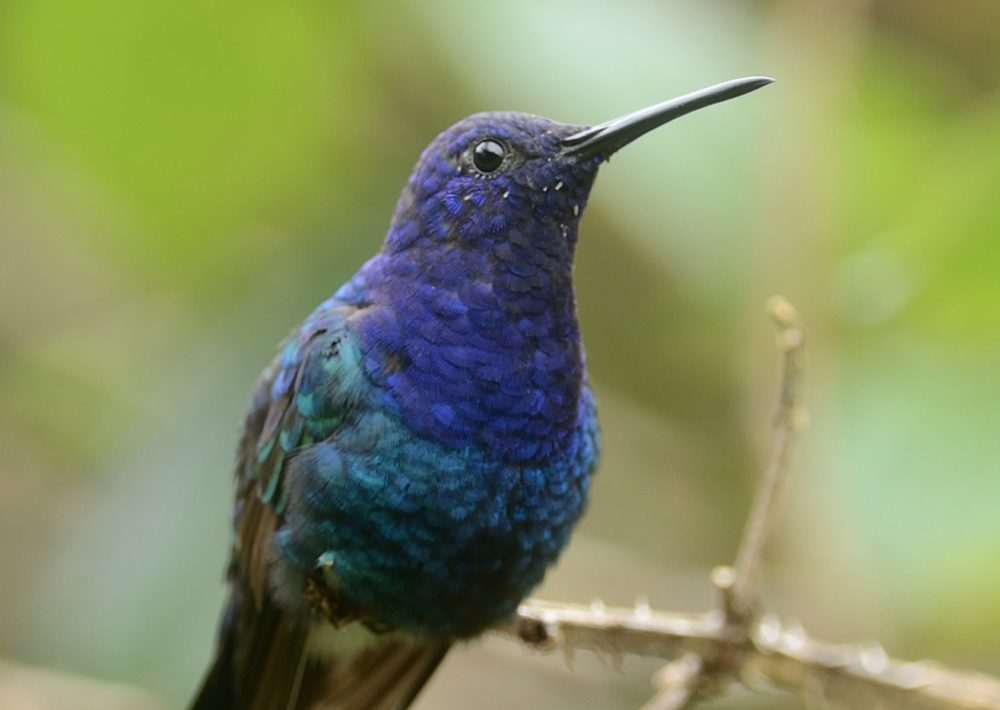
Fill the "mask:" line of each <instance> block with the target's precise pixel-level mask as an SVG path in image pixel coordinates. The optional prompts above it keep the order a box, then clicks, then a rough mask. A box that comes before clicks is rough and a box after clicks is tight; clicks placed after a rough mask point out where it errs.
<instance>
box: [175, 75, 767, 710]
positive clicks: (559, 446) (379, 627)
mask: <svg viewBox="0 0 1000 710" xmlns="http://www.w3.org/2000/svg"><path fill="white" fill-rule="evenodd" d="M770 82H771V79H769V78H766V77H748V78H743V79H736V80H733V81H729V82H725V83H722V84H718V85H715V86H712V87H709V88H706V89H702V90H700V91H695V92H693V93H690V94H686V95H684V96H681V97H679V98H675V99H671V100H668V101H664V102H662V103H658V104H656V105H653V106H649V107H647V108H644V109H641V110H639V111H635V112H633V113H629V114H627V115H624V116H621V117H619V118H615V119H613V120H610V121H606V122H604V123H599V124H597V125H593V126H589V127H585V126H577V125H569V124H564V123H558V122H555V121H552V120H549V119H546V118H542V117H539V116H535V115H531V114H526V113H517V112H490V113H479V114H474V115H472V116H469V117H467V118H465V119H462V120H461V121H459V122H458V123H456V124H454V125H453V126H451V127H450V128H448V129H446V130H445V131H444V132H442V133H441V134H440V135H438V136H437V137H436V138H435V139H434V140H433V141H432V142H431V143H430V145H429V146H428V147H427V148H426V149H425V150H424V152H423V154H422V155H421V156H420V159H419V161H418V162H417V164H416V167H415V168H414V170H413V172H412V173H411V175H410V177H409V180H408V181H407V183H406V187H405V188H404V190H403V192H402V195H401V197H400V198H399V202H398V204H397V205H396V210H395V213H394V215H393V217H392V220H391V222H390V225H389V229H388V233H387V235H386V237H385V241H384V244H383V245H382V248H381V250H380V251H379V252H378V253H377V254H376V255H375V256H374V257H372V258H371V259H370V260H368V261H367V262H366V263H365V264H364V265H363V266H361V268H360V269H359V270H358V272H357V273H356V274H355V275H354V276H353V277H352V278H351V279H350V280H349V281H348V282H347V283H346V284H344V285H343V286H341V287H340V289H339V290H337V291H336V292H335V293H334V294H333V295H332V296H331V297H330V298H329V299H327V300H326V301H324V302H323V303H321V304H320V305H319V306H318V307H317V308H316V309H315V310H314V311H313V312H312V313H311V314H310V315H309V316H308V317H307V318H306V319H305V320H304V321H303V322H302V323H301V325H299V326H298V327H297V328H295V329H294V330H293V331H292V333H291V335H290V336H289V337H288V338H287V339H286V340H285V341H284V344H283V345H282V346H281V347H280V348H279V352H278V354H277V355H276V356H275V357H274V359H273V360H272V361H271V362H270V364H269V365H268V366H267V367H266V368H265V369H264V371H263V372H262V373H261V375H260V377H259V378H258V381H257V383H256V385H255V387H254V389H253V393H252V395H251V397H250V401H249V404H248V406H247V409H246V413H245V417H244V419H243V423H242V426H241V428H240V432H239V439H238V445H237V455H236V475H235V479H236V485H235V488H236V494H235V498H236V502H235V507H234V512H233V530H234V534H233V542H232V548H231V554H230V559H229V564H228V570H227V584H228V600H227V602H226V605H225V608H224V611H223V614H222V620H221V622H220V627H219V632H218V643H217V650H216V654H215V657H214V660H213V661H212V664H211V667H210V668H209V670H208V672H207V674H206V676H205V679H204V681H203V684H202V686H201V688H200V690H199V691H198V694H197V695H196V697H195V699H194V701H193V704H192V706H191V707H192V708H193V710H207V709H209V708H211V709H213V710H219V709H234V710H308V709H312V708H338V709H340V710H362V709H364V710H368V709H375V710H389V709H393V710H395V709H398V708H406V707H408V706H409V705H410V703H411V702H412V701H413V700H414V698H415V697H416V695H417V694H418V692H419V691H420V689H421V688H422V686H423V685H424V684H425V683H426V681H427V680H428V678H429V677H430V675H431V674H432V673H433V672H434V670H435V668H436V667H437V666H438V664H439V663H440V662H441V660H442V659H443V657H444V656H445V654H446V653H447V651H448V649H449V647H450V646H451V645H452V644H454V643H456V642H458V641H461V640H463V639H468V638H472V637H474V636H476V635H477V634H480V633H481V632H483V631H484V630H485V629H487V628H489V627H490V626H491V625H493V624H495V623H496V622H498V621H499V620H501V619H504V618H506V617H509V616H510V615H512V614H513V613H515V611H516V609H517V606H518V604H519V603H520V602H521V600H522V599H523V598H524V597H525V596H526V595H527V594H528V593H529V592H530V591H531V590H532V589H533V588H534V587H535V586H537V585H538V583H539V582H540V581H541V580H542V577H543V576H544V574H545V571H546V570H547V569H548V568H549V567H550V566H551V565H552V564H553V563H554V562H555V561H556V559H557V558H558V557H559V555H560V553H561V552H562V550H563V549H564V548H565V547H566V545H567V542H568V541H569V537H570V533H571V531H572V530H573V528H574V526H575V525H576V523H577V521H578V520H579V518H580V516H581V514H582V513H583V511H584V508H585V506H586V503H587V497H588V490H589V487H590V481H591V476H592V475H593V473H594V470H595V468H596V467H597V462H598V456H599V452H600V435H599V431H598V423H597V414H596V404H595V400H594V395H593V393H592V391H591V387H590V384H589V381H588V377H587V370H586V359H585V355H584V349H583V345H582V342H581V338H580V327H579V324H578V323H577V315H576V302H575V297H574V292H573V279H572V270H573V255H574V251H575V247H576V242H577V229H578V225H579V223H580V218H581V216H582V214H583V211H584V208H585V206H586V204H587V198H588V195H589V193H590V189H591V186H592V185H593V182H594V178H595V176H596V175H597V171H598V168H599V167H600V166H601V164H602V163H604V162H606V161H607V160H608V159H609V158H610V156H611V155H612V154H614V153H615V152H616V151H617V150H619V149H620V148H622V147H623V146H625V145H627V144H629V143H631V142H632V141H633V140H635V139H636V138H638V137H639V136H641V135H643V134H645V133H647V132H649V131H651V130H652V129H654V128H656V127H658V126H661V125H663V124H665V123H667V122H668V121H671V120H673V119H675V118H678V117H680V116H683V115H685V114H687V113H690V112H691V111H695V110H697V109H700V108H703V107H705V106H709V105H711V104H715V103H718V102H721V101H725V100H727V99H731V98H735V97H738V96H741V95H743V94H746V93H749V92H751V91H754V90H756V89H758V88H761V87H763V86H765V85H767V84H769V83H770Z"/></svg>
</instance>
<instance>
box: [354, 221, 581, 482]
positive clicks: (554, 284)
mask: <svg viewBox="0 0 1000 710" xmlns="http://www.w3.org/2000/svg"><path fill="white" fill-rule="evenodd" d="M539 228H541V227H539ZM550 231H551V232H552V233H551V234H544V235H542V234H537V233H533V234H530V235H527V234H522V233H520V232H518V231H516V230H515V231H512V232H509V233H507V234H505V235H503V236H502V237H501V236H499V235H498V236H497V238H495V239H493V240H492V241H490V242H488V243H484V242H478V243H476V244H474V245H473V244H468V245H467V244H464V243H462V242H455V243H450V244H441V243H434V244H430V243H428V244H420V243H418V244H414V245H412V246H410V247H409V248H407V249H404V250H393V249H386V250H384V251H383V252H382V253H381V254H379V255H378V256H376V257H375V258H374V259H372V260H371V261H370V262H369V263H368V264H367V265H366V266H365V267H364V268H363V269H362V271H361V272H359V275H358V277H356V279H355V281H354V282H353V283H354V284H355V290H356V291H357V293H358V294H361V293H362V292H363V294H364V298H363V299H361V300H363V301H364V303H365V304H366V305H367V306H368V307H367V308H364V309H362V311H361V312H360V313H359V315H358V317H357V319H356V324H355V327H356V329H357V332H358V335H359V338H360V340H361V344H362V350H363V352H364V357H365V368H366V370H367V372H368V374H369V376H370V377H371V378H372V379H373V380H374V381H375V383H376V384H377V385H378V386H379V387H380V388H382V391H383V392H384V400H385V403H386V404H387V406H390V407H391V408H394V409H396V410H398V411H399V413H400V415H401V416H402V418H403V420H404V421H405V422H406V424H407V425H408V426H409V427H410V428H411V429H412V430H414V431H416V432H417V433H418V434H421V435H423V436H426V437H428V438H431V439H434V440H436V441H438V442H440V443H443V444H445V445H448V446H452V447H456V448H470V449H472V450H475V451H479V452H481V453H482V454H483V455H485V456H487V457H489V458H495V459H503V460H509V461H519V462H528V463H534V462H542V461H545V460H548V459H550V458H552V457H553V456H557V455H559V453H560V452H562V451H563V450H565V449H566V448H567V447H568V446H569V445H570V443H571V442H570V439H571V438H572V436H573V435H574V432H575V430H576V428H577V427H578V419H579V403H580V397H581V390H582V387H583V386H584V384H583V382H584V362H583V351H582V347H581V344H580V338H579V328H578V325H577V321H576V313H575V303H574V297H573V289H572V282H571V268H572V265H571V263H570V261H569V259H568V258H566V248H565V244H563V245H560V244H555V245H553V246H552V247H551V248H550V249H549V250H548V251H549V252H551V253H546V250H544V249H540V248H539V246H538V245H539V243H540V240H543V239H554V240H558V239H565V238H566V237H565V235H564V232H565V228H564V227H560V225H551V228H550ZM574 236H575V234H574ZM570 250H571V247H570Z"/></svg>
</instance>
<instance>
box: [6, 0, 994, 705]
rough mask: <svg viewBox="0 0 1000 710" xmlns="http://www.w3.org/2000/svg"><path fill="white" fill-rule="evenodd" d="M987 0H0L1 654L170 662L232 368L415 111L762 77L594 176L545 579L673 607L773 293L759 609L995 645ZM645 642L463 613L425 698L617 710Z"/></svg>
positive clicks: (983, 663)
mask: <svg viewBox="0 0 1000 710" xmlns="http://www.w3.org/2000/svg"><path fill="white" fill-rule="evenodd" d="M998 30H1000V3H997V2H995V1H994V0H959V1H958V2H954V3H941V2H935V1H934V0H909V1H908V2H893V1H892V0H868V1H864V0H851V1H845V2H828V3H822V2H805V1H801V0H800V1H793V0H759V1H756V2H735V1H733V0H702V1H701V2H648V1H645V0H621V1H619V2H616V3H594V2H579V1H571V0H509V1H508V2H505V3H502V4H497V3H492V4H490V5H487V4H485V3H483V4H475V3H468V2H461V1H460V0H436V1H435V2H423V3H411V4H396V5H393V6H389V5H387V4H384V3H366V4H363V3H358V4H353V3H346V2H343V3H338V2H325V3H324V2H318V1H313V2H304V1H296V2H283V3H282V2H261V1H259V0H240V1H239V2H236V1H235V0H220V1H218V2H210V3H205V2H201V1H199V0H171V1H170V2H166V1H163V2H150V3H133V2H127V1H126V0H95V1H94V2H90V3H86V4H81V3H75V2H70V1H68V0H3V2H2V3H0V240H2V241H0V247H2V250H0V451H2V456H0V485H2V490H3V491H4V493H3V495H2V496H0V574H2V577H0V656H5V657H7V658H8V659H15V660H16V661H18V662H21V663H27V664H33V665H38V666H43V667H48V668H53V669H59V670H65V671H71V672H73V673H76V674H80V675H84V676H89V677H93V678H98V679H104V680H110V681H116V682H121V683H125V684H129V685H132V686H137V687H139V688H142V689H144V690H145V691H147V692H148V693H149V694H150V698H156V699H158V701H154V700H151V699H148V698H147V699H142V698H141V697H140V696H135V695H131V696H128V699H126V700H124V701H122V705H121V706H122V707H133V706H134V707H140V706H143V707H146V706H150V707H155V706H157V702H159V703H162V705H160V706H161V707H179V706H181V705H182V704H183V702H184V701H185V700H186V699H187V698H188V697H189V694H190V692H191V690H192V688H193V687H194V686H195V684H196V682H197V679H198V677H199V675H200V673H201V671H202V669H203V667H204V665H205V664H206V662H207V659H208V657H209V654H210V651H211V644H212V636H213V634H214V627H215V622H216V614H217V612H218V610H219V607H220V605H221V601H222V591H223V590H222V585H221V570H222V567H223V562H224V558H225V554H226V547H227V538H228V529H227V528H228V519H229V506H230V495H231V478H230V459H231V453H232V449H233V446H234V441H235V433H236V425H237V420H238V417H239V414H240V412H241V410H242V407H243V403H244V398H245V396H246V394H247V393H248V391H249V388H250V385H251V383H252V381H253V379H254V377H255V375H256V373H257V372H258V370H259V369H260V368H261V367H262V366H263V364H264V363H265V362H266V361H267V360H268V359H269V358H270V356H271V353H272V352H273V348H274V347H275V344H276V343H277V342H278V341H279V340H280V339H281V338H282V337H283V336H284V335H285V334H286V333H287V332H288V330H289V329H290V328H291V327H292V326H293V325H294V324H295V323H297V322H298V321H299V320H300V319H301V318H302V317H303V316H304V315H305V314H306V313H307V312H308V311H309V310H311V308H312V307H313V305H314V304H316V303H317V302H318V301H320V300H322V299H323V298H325V297H326V296H327V295H328V294H329V293H330V292H332V291H333V290H334V289H335V288H336V287H337V286H338V285H339V284H340V283H341V282H342V281H343V280H345V279H346V278H347V277H349V276H350V275H351V273H352V272H353V271H354V270H355V269H356V268H357V266H358V265H359V264H360V263H361V262H362V260H363V259H364V258H366V257H367V256H368V255H370V254H371V253H373V252H374V251H375V250H376V249H377V248H378V245H379V243H380V241H381V239H382V236H383V234H384V230H385V227H386V225H387V221H388V218H389V215H390V213H391V210H392V207H393V205H394V203H395V199H396V197H397V195H398V192H399V190H400V188H401V187H402V184H403V182H404V180H405V178H406V176H407V174H408V172H409V170H410V168H411V166H412V164H413V162H414V161H415V159H416V157H417V155H418V154H419V151H420V150H421V149H422V148H423V146H424V145H425V144H426V143H427V142H428V141H429V140H430V139H431V138H432V137H433V136H434V135H435V134H436V133H437V132H438V131H439V130H440V129H442V128H443V127H445V126H446V125H448V124H450V123H451V122H453V121H454V120H456V119H457V118H459V117H461V116H463V115H465V114H468V113H472V112H474V111H479V110H487V109H518V110H525V111H531V112H534V113H540V114H543V115H547V116H550V117H553V118H556V119H561V120H565V121H570V122H576V123H593V122H597V121H600V120H603V119H606V118H610V117H612V116H615V115H618V114H620V113H624V112H625V111H628V110H631V109H634V108H638V107H640V106H644V105H646V104H649V103H653V102H656V101H659V100H662V99H664V98H668V97H670V96H673V95H676V94H679V93H682V92H684V91H688V90H692V89H695V88H700V87H701V86H704V85H707V84H710V83H714V82H716V81H721V80H725V79H730V78H734V77H738V76H743V75H747V74H757V73H764V74H770V75H773V76H775V77H777V79H778V82H777V83H776V84H775V85H774V86H772V87H769V88H767V89H765V90H763V91H761V92H759V93H756V94H754V95H753V96H750V97H746V98H743V99H740V100H738V101H735V102H732V103H729V104H726V105H724V106H718V107H714V108H712V109H710V110H706V111H704V112H701V113H698V114H697V115H696V116H692V117H689V118H685V119H683V120H682V121H679V122H677V123H676V124H672V125H671V126H669V127H668V128H665V129H663V130H660V131H658V132H656V133H654V134H652V135H650V136H648V137H647V138H645V139H643V140H642V141H641V142H640V143H637V144H636V145H635V146H634V147H631V148H629V149H628V150H626V151H624V152H623V153H622V154H621V155H620V156H617V157H616V158H615V160H614V162H613V163H612V164H611V165H610V166H608V167H606V168H605V169H604V170H603V173H602V175H601V177H600V179H599V180H598V184H597V186H596V188H595V191H594V193H593V198H592V200H591V207H590V209H589V211H588V214H587V217H586V219H585V220H584V222H583V227H582V230H581V232H582V234H581V243H580V248H579V258H578V264H577V283H578V299H579V307H580V317H581V320H582V324H583V329H584V333H585V339H586V342H587V345H588V351H589V357H590V366H591V369H592V374H593V380H594V383H595V387H596V390H597V393H598V396H599V400H600V404H601V407H602V413H603V425H604V431H605V441H606V445H605V451H606V456H605V460H604V464H603V467H602V469H601V472H600V474H599V477H598V479H597V481H596V483H595V486H594V489H593V498H592V505H591V508H590V511H589V513H588V515H587V517H586V519H585V521H584V523H583V524H582V526H581V529H580V531H579V534H578V535H577V536H576V537H575V539H574V542H573V544H572V546H571V549H570V550H569V551H568V553H567V554H566V556H565V557H564V560H563V561H562V562H561V564H560V565H559V567H558V568H557V569H555V570H554V572H553V573H552V574H550V576H549V579H548V581H547V582H546V587H545V588H544V589H543V590H541V593H542V594H544V595H546V596H548V597H552V598H558V599H563V600H566V601H588V600H590V599H591V598H593V597H597V596H600V597H602V598H604V599H605V600H606V601H607V602H609V603H631V601H632V599H633V598H634V597H635V596H636V595H638V594H642V595H645V596H647V597H648V598H649V599H650V600H651V601H652V603H653V604H654V605H655V606H658V607H661V608H666V609H692V610H694V609H700V608H705V607H707V605H708V604H709V603H710V601H711V593H710V589H709V585H708V582H707V571H708V570H709V569H710V568H711V567H712V566H713V565H715V564H717V563H720V562H724V561H727V560H730V559H731V558H732V554H733V552H734V549H735V546H736V543H737V541H738V538H739V535H740V529H741V526H742V524H743V521H744V517H745V513H746V510H747V508H748V504H749V496H750V494H751V492H752V489H753V484H754V481H755V477H756V475H757V471H758V469H759V465H760V460H761V457H762V453H763V451H764V450H765V448H766V441H767V433H768V426H769V424H768V423H769V417H770V415H771V412H772V409H773V391H774V386H775V379H776V362H777V357H776V354H775V352H774V348H773V344H772V332H771V329H770V326H769V324H768V323H767V320H766V318H765V315H764V310H763V304H764V302H765V300H766V297H767V296H768V295H770V294H771V293H772V292H781V293H783V294H785V295H786V296H787V297H789V298H790V299H791V300H792V301H793V302H794V303H795V304H797V305H798V307H799V309H800V310H801V312H802V315H803V317H804V319H805V322H806V324H807V328H808V332H809V338H810V357H809V363H808V379H807V385H806V398H807V403H808V407H809V410H810V415H811V427H810V429H809V431H808V432H807V433H806V434H805V436H804V438H803V440H802V441H801V443H800V446H799V447H798V449H797V452H796V455H795V456H794V459H793V471H794V477H793V479H792V481H791V482H790V484H789V486H788V489H787V491H786V494H787V495H786V501H785V502H786V508H785V513H784V514H783V515H782V518H781V520H780V522H779V532H778V537H777V541H776V543H775V545H774V546H773V548H772V550H771V555H770V562H769V566H768V568H767V572H766V576H767V592H766V598H767V600H768V602H769V605H770V607H771V608H772V609H774V610H775V611H778V612H780V613H782V614H789V615H794V616H797V617H799V618H801V619H802V620H803V621H804V623H805V624H806V626H807V628H809V629H810V630H811V631H813V632H815V633H816V634H818V635H821V636H825V637H828V638H831V639H833V640H857V639H872V638H878V639H880V640H881V641H882V642H883V643H884V644H885V645H886V647H887V649H888V651H889V652H890V653H892V654H894V655H901V656H904V657H922V656H931V657H936V658H939V659H940V660H943V661H947V662H949V663H952V664H956V665H961V666H966V667H971V668H978V669H982V670H985V671H989V672H993V673H998V672H1000V606H998V604H997V602H996V596H995V595H996V590H997V588H998V586H1000V566H998V564H997V559H998V554H997V553H998V550H1000V470H998V467H1000V464H998V462H1000V436H998V431H1000V415H998V411H1000V408H998V402H1000V375H998V374H997V367H998V365H1000V334H998V326H1000V279H998V276H1000V238H998V233H1000V199H998V192H1000V42H998V41H997V32H998ZM653 668H654V665H653V664H651V663H648V662H643V661H637V660H630V661H627V662H626V664H625V673H624V674H622V673H620V672H618V671H617V670H615V669H614V668H609V667H606V666H604V665H601V664H600V663H599V662H597V661H595V660H593V659H592V658H590V657H587V656H585V655H584V656H581V657H580V658H579V659H578V662H577V664H576V667H575V671H572V670H569V669H568V668H567V667H566V666H565V664H564V663H563V662H562V661H561V660H559V659H541V658H536V657H531V656H529V655H527V654H525V653H524V652H523V651H522V650H521V649H519V648H517V647H516V646H513V645H511V644H509V643H506V642H503V641H499V640H487V641H486V642H484V643H481V644H476V645H473V646H468V647H462V648H459V649H458V650H457V651H456V652H454V653H453V654H452V656H451V657H449V659H448V660H447V661H446V663H445V665H444V667H443V670H442V672H441V673H439V675H438V676H437V677H436V678H435V679H434V681H433V682H432V683H431V685H430V687H429V690H428V692H427V694H426V695H425V696H424V698H423V701H422V703H421V707H424V708H431V707H435V708H465V707H482V708H507V707H510V706H511V705H512V704H514V703H521V704H522V705H523V706H527V707H551V708H559V707H573V708H612V707H613V708H619V707H620V708H630V707H635V706H637V705H639V704H641V702H642V701H643V700H644V699H645V698H646V697H647V696H648V694H649V690H648V688H649V680H648V675H649V672H650V671H651V670H652V669H653ZM42 685H44V683H42ZM39 692H42V691H39ZM776 702H785V701H784V700H782V701H775V699H774V698H773V697H768V696H763V697H761V696H751V695H749V694H743V695H739V694H738V695H736V696H734V697H733V698H731V699H729V700H727V701H723V702H720V703H718V704H717V705H716V707H776V706H777V705H776ZM82 706H83V705H82V701H81V700H80V696H77V697H76V700H75V701H69V704H62V705H60V704H59V703H58V702H56V701H53V702H52V704H50V705H48V706H45V707H82ZM95 707H101V705H100V704H98V705H97V706H95ZM104 707H110V705H105V706H104ZM782 707H789V708H792V707H800V704H799V703H798V702H794V701H790V700H789V701H787V704H786V705H782Z"/></svg>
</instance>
